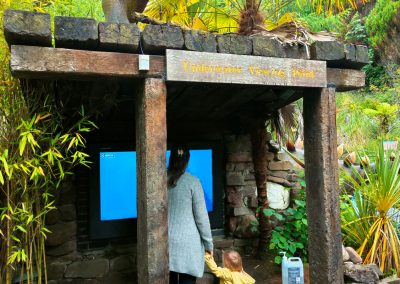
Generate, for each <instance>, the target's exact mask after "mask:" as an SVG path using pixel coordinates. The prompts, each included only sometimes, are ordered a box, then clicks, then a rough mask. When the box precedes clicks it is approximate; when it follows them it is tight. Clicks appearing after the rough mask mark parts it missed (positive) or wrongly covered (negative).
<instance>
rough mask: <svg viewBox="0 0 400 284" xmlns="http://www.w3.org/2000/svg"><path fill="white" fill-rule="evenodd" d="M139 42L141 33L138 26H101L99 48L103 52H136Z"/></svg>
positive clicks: (103, 24)
mask: <svg viewBox="0 0 400 284" xmlns="http://www.w3.org/2000/svg"><path fill="white" fill-rule="evenodd" d="M139 40H140V31H139V28H138V26H137V25H136V24H118V23H109V22H107V23H100V24H99V47H100V49H102V50H109V51H122V52H136V51H137V50H138V47H139Z"/></svg>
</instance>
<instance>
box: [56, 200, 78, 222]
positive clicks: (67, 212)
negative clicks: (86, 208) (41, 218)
mask: <svg viewBox="0 0 400 284" xmlns="http://www.w3.org/2000/svg"><path fill="white" fill-rule="evenodd" d="M58 210H59V211H60V215H61V220H62V221H65V222H68V221H74V220H76V208H75V205H73V204H67V205H62V206H59V207H58Z"/></svg>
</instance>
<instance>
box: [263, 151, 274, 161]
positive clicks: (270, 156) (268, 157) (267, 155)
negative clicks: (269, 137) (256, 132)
mask: <svg viewBox="0 0 400 284" xmlns="http://www.w3.org/2000/svg"><path fill="white" fill-rule="evenodd" d="M265 158H266V159H267V161H272V160H273V159H274V158H275V154H274V153H272V152H267V153H265Z"/></svg>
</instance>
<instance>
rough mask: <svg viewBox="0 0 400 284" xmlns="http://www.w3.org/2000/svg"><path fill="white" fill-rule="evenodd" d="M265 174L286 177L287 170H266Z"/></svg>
mask: <svg viewBox="0 0 400 284" xmlns="http://www.w3.org/2000/svg"><path fill="white" fill-rule="evenodd" d="M267 174H268V175H269V176H274V177H278V178H284V179H286V178H288V175H289V174H288V172H287V171H268V172H267Z"/></svg>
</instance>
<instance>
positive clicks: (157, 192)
mask: <svg viewBox="0 0 400 284" xmlns="http://www.w3.org/2000/svg"><path fill="white" fill-rule="evenodd" d="M166 97H167V89H166V85H165V81H164V80H163V79H156V78H147V79H144V85H143V89H142V91H141V92H139V93H138V94H137V99H136V151H137V161H136V165H137V189H138V195H137V198H138V199H137V209H138V223H137V227H138V228H137V232H138V243H137V247H138V255H137V258H138V261H137V262H138V280H139V282H138V283H139V284H149V283H151V284H165V283H168V282H169V269H168V196H167V174H166V156H165V155H166V150H167V125H166Z"/></svg>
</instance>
